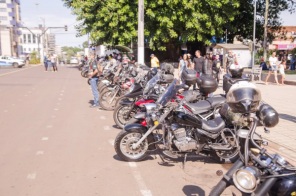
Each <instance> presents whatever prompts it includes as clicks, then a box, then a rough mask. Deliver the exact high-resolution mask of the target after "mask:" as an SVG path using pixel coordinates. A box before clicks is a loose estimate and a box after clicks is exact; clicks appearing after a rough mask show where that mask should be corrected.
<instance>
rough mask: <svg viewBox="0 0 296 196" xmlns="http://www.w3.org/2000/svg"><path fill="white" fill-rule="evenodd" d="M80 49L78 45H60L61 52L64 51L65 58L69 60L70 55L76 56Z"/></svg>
mask: <svg viewBox="0 0 296 196" xmlns="http://www.w3.org/2000/svg"><path fill="white" fill-rule="evenodd" d="M80 51H82V49H81V48H79V47H72V46H71V47H68V46H63V47H62V52H66V58H67V60H69V59H70V58H71V57H72V56H76V55H77V52H80Z"/></svg>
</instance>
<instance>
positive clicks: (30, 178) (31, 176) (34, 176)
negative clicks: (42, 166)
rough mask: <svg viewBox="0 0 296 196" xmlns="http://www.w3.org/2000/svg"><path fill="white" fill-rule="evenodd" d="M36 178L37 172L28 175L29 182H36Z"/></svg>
mask: <svg viewBox="0 0 296 196" xmlns="http://www.w3.org/2000/svg"><path fill="white" fill-rule="evenodd" d="M36 176H37V174H36V172H34V173H30V174H28V175H27V179H28V180H35V179H36Z"/></svg>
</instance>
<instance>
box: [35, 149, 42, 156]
mask: <svg viewBox="0 0 296 196" xmlns="http://www.w3.org/2000/svg"><path fill="white" fill-rule="evenodd" d="M43 154H44V151H41V150H39V151H37V152H36V155H37V156H38V155H43Z"/></svg>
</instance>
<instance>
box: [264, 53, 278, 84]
mask: <svg viewBox="0 0 296 196" xmlns="http://www.w3.org/2000/svg"><path fill="white" fill-rule="evenodd" d="M277 64H278V58H277V57H276V52H273V53H272V56H271V57H269V71H268V75H267V76H266V79H265V84H266V85H267V84H268V83H267V81H268V79H269V77H270V74H271V72H273V73H274V79H275V82H276V84H277V85H278V84H279V82H278V78H277V70H278V67H277V66H278V65H277Z"/></svg>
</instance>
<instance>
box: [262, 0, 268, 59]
mask: <svg viewBox="0 0 296 196" xmlns="http://www.w3.org/2000/svg"><path fill="white" fill-rule="evenodd" d="M268 10H269V0H265V16H264V41H263V58H264V61H265V62H266V58H267V30H268V29H267V24H268Z"/></svg>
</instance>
